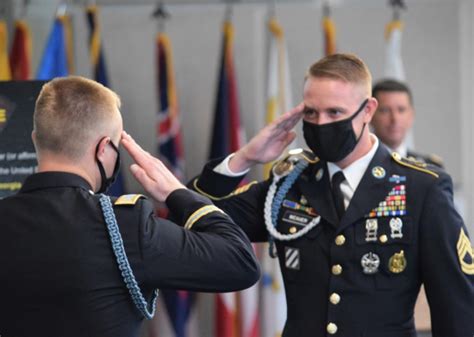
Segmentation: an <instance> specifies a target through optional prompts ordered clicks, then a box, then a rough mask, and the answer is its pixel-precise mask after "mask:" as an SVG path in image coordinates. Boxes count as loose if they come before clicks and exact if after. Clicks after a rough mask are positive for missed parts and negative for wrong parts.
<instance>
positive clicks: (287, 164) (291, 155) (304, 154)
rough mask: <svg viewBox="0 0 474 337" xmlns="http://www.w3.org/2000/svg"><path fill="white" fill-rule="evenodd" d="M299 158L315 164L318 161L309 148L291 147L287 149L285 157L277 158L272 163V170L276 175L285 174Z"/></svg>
mask: <svg viewBox="0 0 474 337" xmlns="http://www.w3.org/2000/svg"><path fill="white" fill-rule="evenodd" d="M300 160H305V161H307V162H308V163H310V164H316V163H317V162H318V161H319V158H318V157H316V156H315V155H314V154H313V152H311V151H309V150H304V149H301V148H298V149H293V150H290V151H288V155H287V156H286V157H285V158H283V159H281V160H279V161H278V162H277V163H276V164H275V165H273V168H272V172H273V174H274V175H276V176H280V177H281V176H285V175H287V174H288V173H290V172H291V171H292V170H293V169H294V167H295V165H296V164H297V163H298V162H299V161H300Z"/></svg>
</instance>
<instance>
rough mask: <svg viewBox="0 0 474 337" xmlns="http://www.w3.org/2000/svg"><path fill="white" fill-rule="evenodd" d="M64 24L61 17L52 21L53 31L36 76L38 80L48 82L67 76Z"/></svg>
mask: <svg viewBox="0 0 474 337" xmlns="http://www.w3.org/2000/svg"><path fill="white" fill-rule="evenodd" d="M64 22H65V21H64V20H62V19H61V17H57V18H56V19H55V20H54V24H53V29H52V31H51V34H50V35H49V38H48V42H47V44H46V48H45V49H44V51H43V57H42V58H41V63H40V65H39V67H38V72H37V74H36V78H37V79H39V80H50V79H52V78H54V77H59V76H67V75H68V74H69V68H68V58H67V50H66V33H65V24H64Z"/></svg>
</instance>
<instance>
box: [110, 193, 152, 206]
mask: <svg viewBox="0 0 474 337" xmlns="http://www.w3.org/2000/svg"><path fill="white" fill-rule="evenodd" d="M140 198H145V196H144V195H143V194H124V195H122V196H120V197H119V198H118V199H117V200H115V203H114V205H117V206H120V205H135V204H136V203H137V201H138V199H140Z"/></svg>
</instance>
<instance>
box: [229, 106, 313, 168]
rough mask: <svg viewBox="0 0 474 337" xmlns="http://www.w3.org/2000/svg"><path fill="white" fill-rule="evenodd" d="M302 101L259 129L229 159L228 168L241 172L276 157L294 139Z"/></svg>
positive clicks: (301, 111) (301, 112)
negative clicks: (294, 129)
mask: <svg viewBox="0 0 474 337" xmlns="http://www.w3.org/2000/svg"><path fill="white" fill-rule="evenodd" d="M303 109H304V103H300V104H298V105H297V106H296V107H295V108H293V109H291V110H290V111H288V112H286V113H285V114H283V115H281V116H280V117H279V118H277V119H276V120H275V121H273V122H272V123H270V124H268V125H267V126H265V127H264V128H263V129H261V130H260V131H259V132H258V133H257V135H255V136H254V137H253V138H252V139H251V140H250V141H249V142H248V143H247V144H246V145H245V146H243V147H242V148H241V149H240V150H239V151H237V152H236V153H235V155H234V156H233V157H232V158H231V160H230V161H229V168H230V169H231V170H232V171H234V172H241V171H244V170H246V169H248V168H250V167H252V166H253V165H255V164H258V163H260V164H265V163H269V162H271V161H273V160H275V159H277V158H278V157H279V156H280V155H281V154H282V153H283V151H284V150H285V149H286V147H287V146H288V145H289V144H290V143H291V142H292V141H293V140H294V139H295V137H296V133H295V132H294V131H293V128H294V127H295V125H296V124H297V123H298V122H299V121H300V119H301V118H302V117H303Z"/></svg>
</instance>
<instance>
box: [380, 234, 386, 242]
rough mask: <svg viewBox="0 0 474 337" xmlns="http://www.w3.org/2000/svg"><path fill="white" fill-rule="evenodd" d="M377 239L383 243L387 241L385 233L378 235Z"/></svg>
mask: <svg viewBox="0 0 474 337" xmlns="http://www.w3.org/2000/svg"><path fill="white" fill-rule="evenodd" d="M379 240H380V242H382V243H385V242H387V241H388V237H387V235H385V234H384V235H380V237H379Z"/></svg>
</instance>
